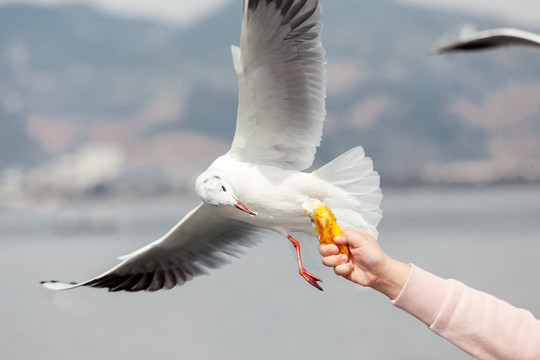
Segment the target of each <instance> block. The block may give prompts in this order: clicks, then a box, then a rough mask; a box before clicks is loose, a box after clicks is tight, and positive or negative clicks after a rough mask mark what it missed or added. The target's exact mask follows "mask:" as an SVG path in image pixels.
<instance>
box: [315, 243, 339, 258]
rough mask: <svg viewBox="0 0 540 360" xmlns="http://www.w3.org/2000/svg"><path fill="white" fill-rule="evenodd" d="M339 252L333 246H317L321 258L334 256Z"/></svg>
mask: <svg viewBox="0 0 540 360" xmlns="http://www.w3.org/2000/svg"><path fill="white" fill-rule="evenodd" d="M338 252H339V249H338V247H337V246H336V245H334V244H328V245H325V244H321V245H319V253H320V254H321V255H322V256H330V255H336V254H337V253H338Z"/></svg>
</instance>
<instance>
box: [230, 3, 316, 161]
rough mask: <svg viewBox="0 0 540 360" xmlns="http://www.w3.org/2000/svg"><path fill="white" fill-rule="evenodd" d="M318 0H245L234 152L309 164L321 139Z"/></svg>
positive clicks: (236, 59)
mask: <svg viewBox="0 0 540 360" xmlns="http://www.w3.org/2000/svg"><path fill="white" fill-rule="evenodd" d="M320 13H321V9H320V7H319V6H318V5H317V0H300V1H293V0H282V1H279V0H276V1H268V0H246V1H245V3H244V17H243V21H242V36H241V42H240V48H237V47H233V60H234V65H235V69H236V72H237V75H238V82H239V100H238V119H237V124H236V133H235V136H234V140H233V144H232V147H231V150H230V152H229V154H230V155H232V156H234V157H236V158H238V159H240V160H244V161H250V162H256V163H266V164H272V165H274V166H279V167H282V168H295V169H298V170H303V169H305V168H308V167H309V166H311V164H312V162H313V158H314V155H315V151H316V147H317V146H318V145H319V144H320V139H321V136H322V125H323V121H324V118H325V115H326V111H325V96H326V93H325V59H324V54H325V53H324V49H323V47H322V44H321V37H320V33H321V26H322V25H321V23H320V22H319V18H320Z"/></svg>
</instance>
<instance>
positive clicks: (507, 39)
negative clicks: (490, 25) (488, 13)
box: [430, 26, 540, 55]
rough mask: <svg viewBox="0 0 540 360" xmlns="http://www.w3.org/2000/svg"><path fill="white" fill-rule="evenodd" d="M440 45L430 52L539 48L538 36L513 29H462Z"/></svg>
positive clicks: (539, 40)
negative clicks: (518, 47)
mask: <svg viewBox="0 0 540 360" xmlns="http://www.w3.org/2000/svg"><path fill="white" fill-rule="evenodd" d="M439 42H440V45H438V46H436V47H434V48H433V49H432V50H430V54H432V55H438V54H444V53H449V52H456V51H476V50H485V49H492V48H499V47H507V46H525V47H540V35H538V34H535V33H532V32H528V31H524V30H519V29H513V28H499V29H490V30H483V31H476V30H474V29H473V28H471V27H469V26H466V27H464V28H463V29H462V30H461V31H460V33H459V34H458V36H450V37H448V36H445V37H444V38H443V39H442V40H441V41H439Z"/></svg>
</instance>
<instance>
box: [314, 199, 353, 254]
mask: <svg viewBox="0 0 540 360" xmlns="http://www.w3.org/2000/svg"><path fill="white" fill-rule="evenodd" d="M303 208H304V212H305V213H306V215H308V216H310V217H311V219H312V220H313V227H314V228H315V230H316V231H317V233H318V234H319V242H320V243H321V244H334V245H336V246H337V247H338V249H339V253H340V254H345V255H347V256H349V247H348V246H347V245H337V244H336V243H334V238H335V237H336V236H338V235H340V234H341V233H342V231H341V229H340V228H339V226H338V224H337V223H336V217H335V216H334V214H333V213H332V210H330V208H329V207H328V206H326V205H325V204H324V203H322V202H321V201H318V200H317V201H314V202H313V203H312V204H311V205H306V204H304V205H303Z"/></svg>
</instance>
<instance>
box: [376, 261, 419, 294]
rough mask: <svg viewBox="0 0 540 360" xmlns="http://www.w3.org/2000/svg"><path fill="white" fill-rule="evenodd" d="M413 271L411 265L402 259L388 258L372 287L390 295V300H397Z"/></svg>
mask: <svg viewBox="0 0 540 360" xmlns="http://www.w3.org/2000/svg"><path fill="white" fill-rule="evenodd" d="M410 272H411V266H410V265H408V264H405V263H402V262H401V261H397V260H394V259H392V258H391V257H388V256H387V258H386V260H385V262H384V265H383V267H382V269H381V271H380V272H379V274H378V276H377V279H376V280H375V281H374V282H373V284H372V285H371V288H372V289H374V290H377V291H378V292H380V293H382V294H384V295H386V296H388V297H389V298H390V300H395V299H396V298H397V297H398V295H399V294H400V293H401V290H402V289H403V286H405V282H406V281H407V278H408V277H409V274H410Z"/></svg>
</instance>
